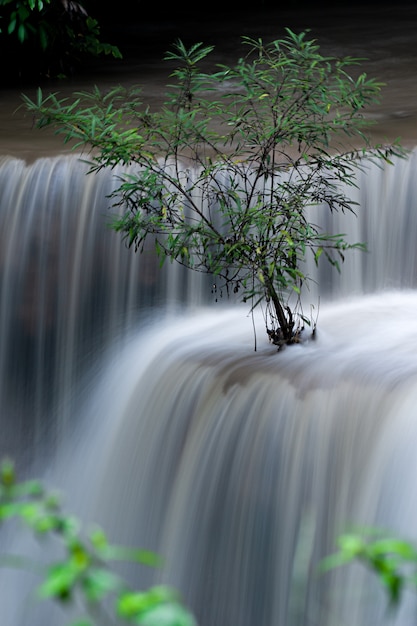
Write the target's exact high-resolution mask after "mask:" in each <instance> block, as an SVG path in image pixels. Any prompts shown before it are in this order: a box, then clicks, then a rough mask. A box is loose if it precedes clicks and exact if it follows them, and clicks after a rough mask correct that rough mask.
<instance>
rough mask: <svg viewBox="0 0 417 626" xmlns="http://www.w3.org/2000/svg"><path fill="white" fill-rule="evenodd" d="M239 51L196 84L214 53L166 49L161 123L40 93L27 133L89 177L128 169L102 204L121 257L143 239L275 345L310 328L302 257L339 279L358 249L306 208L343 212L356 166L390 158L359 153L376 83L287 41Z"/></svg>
mask: <svg viewBox="0 0 417 626" xmlns="http://www.w3.org/2000/svg"><path fill="white" fill-rule="evenodd" d="M243 44H244V45H245V46H246V47H247V49H248V54H247V56H245V57H244V58H241V59H239V60H238V62H237V64H236V65H235V66H233V67H231V66H228V65H217V66H216V68H215V71H210V72H207V71H203V70H202V69H201V66H202V65H206V64H207V62H208V56H209V53H210V52H211V51H212V49H213V48H212V47H211V46H203V44H201V43H197V44H195V45H193V46H191V47H190V48H188V49H187V48H186V47H185V46H184V44H183V43H182V42H181V41H178V42H177V43H176V45H175V47H174V49H173V51H172V52H169V53H168V54H167V55H166V57H165V58H166V60H167V61H168V62H169V63H170V64H171V63H173V64H175V68H174V70H173V72H172V75H171V76H172V78H173V79H174V83H173V84H172V85H169V88H170V91H169V92H168V95H167V99H166V102H165V104H164V106H162V108H161V109H160V110H159V111H152V110H151V109H150V107H149V106H147V105H145V104H144V103H143V102H142V99H141V91H140V89H138V88H132V89H123V88H122V87H117V88H115V89H114V90H112V91H110V92H109V93H102V92H101V91H100V90H99V89H98V88H95V89H94V90H93V91H92V92H90V93H78V94H75V100H73V101H68V100H62V99H61V100H60V99H59V98H58V97H57V96H56V95H49V96H47V97H46V98H43V96H42V93H41V92H39V96H38V100H37V101H36V102H34V101H31V100H30V99H28V98H25V102H26V105H27V107H28V108H29V110H30V111H32V112H34V113H35V114H36V115H37V116H38V123H39V126H41V127H42V126H45V125H49V124H53V125H55V126H56V127H57V132H59V133H64V136H65V141H73V140H75V148H80V147H81V146H82V147H84V146H89V147H90V148H91V172H97V171H98V170H101V169H103V168H109V167H110V168H113V167H115V166H116V165H119V164H122V165H125V166H131V165H132V164H133V165H135V166H137V167H136V169H134V170H132V168H129V171H128V173H126V174H125V175H124V176H123V177H122V180H121V181H120V186H119V187H118V189H117V190H116V191H115V192H114V194H113V198H112V199H113V203H114V204H113V206H116V205H119V206H120V207H122V208H123V210H124V213H123V215H122V217H118V218H117V219H116V220H115V221H114V223H113V227H114V228H115V230H116V231H119V232H121V233H123V235H124V237H125V238H126V241H127V243H128V245H129V246H133V247H134V249H135V250H136V251H139V252H140V251H142V250H143V245H144V243H145V241H146V240H147V239H152V240H153V241H154V243H155V249H156V252H157V254H158V255H159V257H160V259H161V262H163V261H164V260H165V259H167V258H168V259H170V260H172V261H176V262H178V263H180V264H182V265H184V266H186V267H188V268H190V269H192V270H195V271H199V272H205V273H209V274H211V275H213V277H214V279H213V280H214V282H215V284H216V286H217V288H221V287H222V286H223V287H225V288H226V290H227V292H228V293H229V292H234V293H237V294H239V295H240V297H241V299H242V300H243V301H244V302H247V301H248V302H250V304H251V309H252V310H253V309H254V308H255V307H256V306H258V305H261V304H263V305H264V314H265V319H266V327H267V332H268V335H269V337H270V339H271V340H272V341H273V342H274V343H276V344H277V345H278V346H282V345H284V344H289V343H294V342H298V341H299V340H300V333H301V330H302V328H303V326H304V323H305V322H309V320H308V319H307V318H306V317H305V316H304V314H303V310H302V306H301V293H302V290H303V288H304V287H305V286H306V285H307V284H308V282H309V280H310V277H309V276H308V275H307V273H306V270H305V269H304V268H305V267H306V266H305V265H304V260H305V258H306V256H307V253H310V252H311V253H312V255H313V258H314V260H315V262H316V263H318V262H319V259H320V258H321V257H324V258H326V259H327V260H328V261H329V262H330V263H331V264H332V265H334V266H336V268H339V262H340V261H343V258H344V251H345V250H347V249H348V248H356V247H363V246H362V244H359V243H349V242H347V241H346V240H345V237H344V235H342V234H336V235H334V234H328V233H325V232H321V230H320V228H319V227H318V226H317V225H316V224H315V223H314V222H313V221H312V218H311V217H310V214H311V208H312V206H313V205H323V207H327V208H328V209H329V210H330V211H331V212H334V211H339V210H340V211H343V212H345V211H353V210H354V208H355V207H354V204H355V203H354V202H353V201H352V200H351V199H350V198H349V197H348V196H347V195H346V193H345V191H343V189H346V184H347V185H355V173H356V171H357V169H358V168H360V167H362V166H363V157H364V156H365V155H366V156H367V158H372V157H375V158H377V159H382V160H384V161H388V160H389V158H390V157H391V155H393V154H399V153H400V149H399V148H398V146H395V145H394V146H391V147H388V148H386V147H383V146H374V147H371V146H370V143H369V140H368V138H367V137H366V135H365V134H364V130H365V129H366V127H367V126H368V125H369V121H368V120H367V119H366V118H365V117H364V116H363V109H364V107H365V106H366V105H368V104H370V103H375V102H377V101H378V97H379V93H380V89H381V83H378V82H376V81H375V80H373V79H370V78H368V77H367V76H366V74H364V73H358V75H357V76H356V78H354V77H352V76H351V75H350V74H349V73H348V68H350V67H353V68H354V69H355V70H356V69H357V66H358V65H359V62H360V60H359V59H355V58H351V57H347V58H343V59H339V58H334V57H326V56H323V55H322V54H321V53H320V51H319V46H318V45H317V43H316V42H315V40H308V39H307V38H306V33H304V32H303V33H301V34H295V33H294V32H292V31H291V30H289V29H287V31H286V36H285V37H284V38H282V39H278V40H276V41H273V42H271V43H264V42H263V41H262V40H261V39H259V40H255V39H251V38H249V37H243ZM347 140H349V141H348V142H347ZM346 142H347V143H348V149H346V148H344V145H345V143H346ZM342 184H343V187H342Z"/></svg>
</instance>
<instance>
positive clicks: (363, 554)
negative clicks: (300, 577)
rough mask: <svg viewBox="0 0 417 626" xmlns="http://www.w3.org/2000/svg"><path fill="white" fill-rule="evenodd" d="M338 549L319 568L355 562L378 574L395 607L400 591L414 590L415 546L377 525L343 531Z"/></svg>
mask: <svg viewBox="0 0 417 626" xmlns="http://www.w3.org/2000/svg"><path fill="white" fill-rule="evenodd" d="M337 544H338V551H337V552H336V553H334V554H331V555H329V556H328V557H326V558H325V559H324V560H323V562H322V563H321V569H322V571H329V570H331V569H334V568H337V567H341V566H343V565H347V564H349V563H353V562H358V563H362V564H363V565H365V566H366V567H367V568H368V569H370V570H371V571H372V572H373V573H374V574H376V576H377V577H378V579H379V581H380V583H381V584H382V586H383V587H384V589H385V592H386V595H387V598H388V601H389V606H390V608H392V609H396V608H398V607H399V605H400V604H401V601H402V599H403V594H404V592H405V591H406V590H407V589H409V590H412V591H414V592H417V547H415V546H413V544H412V543H410V542H409V541H405V540H403V539H401V538H399V537H397V536H395V535H390V534H388V533H386V532H385V531H383V530H382V529H379V528H368V529H363V530H359V531H357V532H351V533H347V534H343V535H341V536H340V537H339V538H338V542H337Z"/></svg>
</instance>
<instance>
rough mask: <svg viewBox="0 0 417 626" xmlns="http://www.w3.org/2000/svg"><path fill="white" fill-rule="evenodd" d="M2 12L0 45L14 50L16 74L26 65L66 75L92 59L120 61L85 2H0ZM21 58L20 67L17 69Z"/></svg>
mask: <svg viewBox="0 0 417 626" xmlns="http://www.w3.org/2000/svg"><path fill="white" fill-rule="evenodd" d="M0 9H1V15H0V43H1V44H2V46H3V47H4V48H5V49H7V50H8V52H9V53H10V51H11V54H9V59H10V61H11V65H12V66H13V68H14V71H16V72H19V73H24V72H25V66H26V65H27V66H28V67H29V68H30V69H31V70H32V71H33V72H34V73H39V74H41V75H42V74H43V75H49V76H50V75H56V74H67V73H69V72H71V71H72V70H73V68H74V66H75V65H77V64H78V63H80V62H81V61H82V60H83V59H85V58H88V57H91V56H93V57H95V56H99V55H101V54H106V55H112V56H114V57H115V58H121V53H120V50H119V49H118V48H117V47H116V46H113V45H110V44H107V43H103V42H101V41H100V26H99V24H98V22H97V20H95V19H93V18H92V17H91V16H89V15H88V13H87V11H86V9H85V7H84V5H83V3H82V2H79V1H78V2H77V1H74V0H71V1H67V0H0ZM15 55H16V56H15ZM32 55H34V56H35V60H36V63H37V65H36V67H35V68H33V66H32V64H33V59H32ZM22 57H23V62H21V65H19V66H14V65H13V63H14V62H17V60H20V59H22Z"/></svg>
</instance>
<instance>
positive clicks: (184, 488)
mask: <svg viewBox="0 0 417 626" xmlns="http://www.w3.org/2000/svg"><path fill="white" fill-rule="evenodd" d="M390 11H391V13H390ZM381 13H383V11H381ZM361 15H362V17H363V21H362V22H360V23H358V21H357V17H356V19H355V17H354V16H353V15H352V16H350V15H349V14H346V15H344V16H342V17H343V19H340V18H341V14H340V12H338V11H337V9H335V10H333V13H331V14H330V15H329V14H326V15H321V16H320V15H317V14H313V13H311V15H304V16H303V17H301V16H293V17H292V18H291V19H293V21H294V25H299V24H301V23H302V22H303V20H304V21H305V22H306V26H308V25H309V23H310V25H311V27H312V28H313V31H314V34H315V35H317V36H318V37H319V38H320V39H321V38H322V39H323V40H324V45H325V46H326V47H327V48H328V49H329V50H332V51H333V52H338V51H340V53H344V54H347V53H352V54H359V53H361V54H362V53H366V56H368V57H370V61H369V62H368V68H369V70H372V73H375V72H377V73H378V75H381V78H382V79H385V80H386V81H387V82H389V86H390V88H389V89H388V93H387V97H386V100H385V103H384V105H383V106H382V108H381V111H380V113H379V114H378V115H380V117H379V118H378V124H377V126H376V127H375V136H376V137H390V138H392V137H394V136H396V135H398V134H401V135H403V136H405V142H404V143H406V144H407V145H409V146H410V147H413V146H414V144H415V142H416V141H417V132H416V129H417V105H416V104H415V102H417V94H416V93H415V90H416V85H417V81H415V72H416V71H417V52H416V50H417V46H415V43H416V35H415V33H416V32H417V31H416V29H415V25H416V24H417V13H416V11H415V10H414V9H412V8H407V10H405V9H404V10H403V11H400V10H397V11H396V14H395V17H396V19H394V17H393V15H394V14H392V10H388V9H386V10H385V14H383V15H382V16H380V19H379V20H376V19H373V18H372V19H371V18H370V17H369V14H368V13H367V12H366V11H364V12H363V13H362V14H361ZM391 18H392V19H391ZM263 19H264V22H262V21H261V22H260V23H259V24H258V26H255V24H254V23H251V25H250V27H249V25H248V24H249V23H248V22H245V21H243V20H242V21H238V22H237V23H236V25H235V26H234V28H235V30H236V32H237V31H238V30H239V28H240V33H242V32H243V30H245V31H246V32H248V31H251V32H252V31H256V28H258V29H260V30H264V31H265V32H266V33H270V32H271V25H270V22H268V20H267V18H263ZM280 19H281V20H282V16H281V17H280ZM288 19H290V17H289V18H288ZM289 25H291V24H289ZM354 25H355V26H354ZM206 29H207V33H205V34H208V35H213V33H212V32H211V31H210V28H209V25H206ZM235 30H233V33H235ZM226 32H227V27H226V25H225V24H224V23H222V24H218V29H217V31H216V37H217V39H218V40H219V42H220V46H221V52H220V53H219V56H221V54H226V53H228V52H230V49H232V48H233V45H234V41H235V39H234V37H235V35H234V34H233V33H232V32H231V33H230V37H229V38H226V37H225V35H226ZM148 36H149V37H150V38H152V37H151V36H150V35H149V33H148ZM213 36H214V35H213ZM208 43H209V42H208ZM146 71H147V77H148V80H149V85H150V88H151V91H152V95H153V97H154V98H156V99H158V98H159V97H160V84H161V69H160V67H159V66H158V65H151V66H149V59H147V60H144V59H143V58H141V59H139V58H138V59H137V61H135V62H132V64H131V66H130V67H129V68H125V69H124V73H123V79H124V80H126V81H128V82H129V81H131V80H133V76H134V75H135V76H136V77H137V75H139V76H143V75H144V74H146ZM113 72H114V70H113V69H111V71H110V70H109V75H108V76H107V77H106V78H104V75H103V74H101V75H100V76H99V77H98V78H99V80H101V81H109V82H111V81H112V80H113V79H114V73H113ZM85 80H86V82H88V80H87V79H85ZM81 86H83V85H81ZM84 86H85V85H84ZM70 87H71V88H72V87H74V85H70ZM68 88H69V87H68V86H67V87H66V89H68ZM4 96H5V97H4V99H3V110H2V112H1V111H0V114H1V116H2V117H1V120H2V123H1V128H0V137H1V139H2V141H3V143H2V145H3V152H4V158H3V159H2V161H1V162H0V224H1V227H0V289H1V300H0V337H1V343H0V407H1V433H2V435H1V438H0V452H1V454H2V455H4V454H10V455H12V456H14V457H15V458H16V459H17V460H18V461H19V462H20V463H21V466H22V468H23V471H24V472H27V473H29V472H31V473H32V472H36V473H37V474H39V475H41V476H43V477H44V479H45V480H46V481H47V482H48V484H51V485H53V486H54V485H55V486H58V487H61V488H62V489H63V491H64V492H65V493H66V494H67V495H66V500H67V501H68V508H69V509H74V510H75V511H76V512H78V513H79V514H80V515H81V516H82V517H83V518H84V519H85V520H87V521H90V520H91V521H98V522H99V523H101V524H102V525H103V526H104V528H105V529H106V530H107V531H108V533H109V535H110V537H111V539H112V540H113V541H115V542H122V543H127V544H132V545H136V546H141V547H145V548H147V549H154V550H157V551H158V552H160V553H161V554H162V555H163V556H164V558H165V561H166V566H165V567H164V568H163V569H162V570H161V571H157V572H155V573H150V572H140V573H137V572H133V571H128V572H127V576H129V577H131V578H132V581H134V582H135V583H137V584H150V583H152V582H154V581H160V580H162V581H166V582H170V583H172V584H174V585H175V586H177V587H178V588H179V589H180V590H181V591H182V593H183V594H184V597H185V600H186V601H187V603H189V604H190V606H191V608H192V609H193V610H194V611H195V613H196V615H197V618H198V620H199V624H200V625H201V626H254V625H255V624H258V625H259V626H344V625H345V624H353V625H354V626H368V625H369V624H384V623H385V621H384V620H385V617H386V616H385V603H384V597H383V595H382V593H381V592H380V590H379V589H378V588H377V587H376V586H375V585H374V584H373V582H372V577H370V576H367V575H366V574H365V572H364V571H363V570H362V569H361V568H358V567H352V568H345V569H343V570H340V571H337V572H333V573H331V574H326V575H322V574H320V573H319V572H318V564H319V562H320V560H321V559H322V558H323V557H324V556H325V555H327V554H329V552H331V551H332V550H333V549H334V546H335V540H336V537H337V535H338V533H340V532H342V531H343V530H345V528H346V527H347V526H349V525H350V524H357V525H358V524H359V525H360V524H366V525H370V524H378V525H383V526H385V527H387V528H390V529H393V530H396V531H398V532H400V533H403V534H404V535H405V536H406V537H408V538H411V539H413V540H417V536H416V519H417V491H416V488H415V475H416V471H417V467H416V460H415V459H416V455H415V442H416V441H417V417H416V410H417V409H416V407H417V314H416V312H417V291H416V287H417V257H416V255H417V252H416V245H415V242H416V239H417V214H416V208H417V175H416V174H417V153H416V152H414V151H412V152H411V154H410V158H409V159H407V160H399V161H398V162H395V164H394V165H393V166H386V167H384V168H382V169H380V168H377V167H375V166H371V165H370V166H369V168H368V169H367V170H366V172H365V173H363V174H361V177H360V179H359V181H358V183H359V185H358V190H357V191H355V200H357V201H358V203H359V209H358V216H357V217H354V216H340V222H339V223H335V224H332V227H333V228H334V229H335V231H338V232H347V233H348V234H349V238H350V239H351V240H354V241H366V242H367V243H368V248H369V252H368V253H366V254H363V253H360V252H355V253H353V254H351V255H349V256H348V258H347V259H346V263H345V265H344V267H343V268H342V275H341V276H340V277H339V276H336V275H335V273H334V271H332V272H330V271H327V270H323V271H321V272H320V273H318V274H317V275H316V276H315V277H316V279H317V282H318V291H317V292H315V290H312V292H311V293H310V294H309V298H311V302H312V303H313V304H314V305H315V306H316V307H317V301H318V296H319V294H320V309H319V318H318V333H317V338H316V340H315V341H309V342H306V343H305V344H303V345H300V346H294V347H293V348H291V349H287V350H284V351H283V352H282V353H280V354H279V355H278V354H277V352H276V349H275V348H274V347H273V346H271V345H270V344H268V343H267V342H266V341H265V340H264V328H263V325H262V320H260V319H256V324H257V336H258V350H257V352H255V351H254V342H253V331H252V320H251V319H250V317H248V314H247V313H248V311H247V309H246V308H242V307H241V306H240V305H238V306H234V307H231V306H230V303H228V302H227V301H226V300H223V301H221V302H215V301H214V298H213V295H212V294H211V292H210V285H209V284H208V282H207V281H206V282H205V281H201V280H199V279H198V277H196V276H194V275H192V274H185V273H184V272H181V271H179V270H178V269H176V268H175V267H174V266H169V267H167V268H164V269H163V270H161V269H160V268H159V267H158V265H157V263H156V262H155V259H154V256H153V255H152V252H151V251H149V252H147V253H145V254H144V255H143V256H142V257H141V258H138V257H135V256H134V255H133V253H132V252H131V251H129V250H127V249H126V248H125V246H124V244H123V242H122V241H121V240H120V238H119V236H118V235H116V234H115V233H113V232H112V231H111V230H110V229H109V228H108V227H107V221H108V218H109V216H110V212H109V208H108V202H107V199H106V196H107V195H108V193H109V192H110V191H111V190H112V189H113V187H114V184H115V179H114V176H115V175H117V171H116V172H112V173H108V172H104V173H102V175H99V176H86V166H85V164H83V163H82V161H80V159H79V158H78V156H77V155H70V154H68V153H63V151H62V148H61V147H59V145H58V144H57V143H56V139H55V138H53V137H52V136H51V135H48V134H46V135H45V136H44V138H41V136H40V135H39V136H38V135H34V134H33V133H34V131H33V130H31V129H30V124H29V120H27V119H26V118H25V116H24V114H23V113H22V112H19V113H18V114H16V116H15V117H14V118H13V119H14V123H15V127H14V131H13V132H11V127H10V126H7V123H6V122H5V120H6V119H9V117H8V115H9V113H10V111H11V109H12V108H15V105H16V102H17V100H18V97H17V95H16V93H11V92H10V93H7V94H4ZM376 115H377V113H376V112H375V116H376ZM34 137H36V139H34ZM17 548H19V545H18V546H17ZM19 549H21V550H22V551H23V552H24V553H27V552H29V551H32V550H34V549H35V547H34V546H32V545H30V546H29V545H28V544H27V543H25V542H23V543H22V544H21V545H20V548H19ZM27 578H28V580H27ZM32 582H33V581H32V580H31V577H30V576H29V577H28V576H26V577H24V579H23V578H22V574H21V573H17V574H16V573H14V574H12V573H11V572H9V571H6V572H3V573H2V574H1V575H0V623H1V624H2V626H3V624H4V626H29V624H30V625H31V626H41V625H42V626H44V625H45V624H48V626H61V625H62V624H64V623H66V622H65V619H66V616H65V615H64V614H61V613H60V611H56V610H55V609H52V607H51V606H49V605H47V604H45V605H41V606H38V604H37V603H36V604H34V602H33V599H32V598H31V596H30V590H31V583H32ZM26 594H28V597H27V598H26ZM22 596H23V597H22ZM416 610H417V607H416V606H415V603H413V602H410V603H409V604H407V605H406V606H404V608H403V610H402V612H401V613H400V614H399V615H398V616H397V617H396V618H395V619H392V620H391V621H387V622H386V623H390V624H394V623H395V624H398V625H401V626H408V625H409V624H410V623H413V621H415V614H416V613H415V612H416Z"/></svg>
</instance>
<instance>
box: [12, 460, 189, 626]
mask: <svg viewBox="0 0 417 626" xmlns="http://www.w3.org/2000/svg"><path fill="white" fill-rule="evenodd" d="M11 520H15V523H16V521H20V522H23V525H24V526H25V527H27V528H28V529H30V531H31V532H32V533H33V534H34V536H35V537H36V538H37V539H39V541H42V545H43V546H44V545H45V543H44V542H45V541H46V539H53V540H54V543H57V544H58V545H59V546H60V547H61V549H62V553H63V556H62V558H61V559H59V560H53V561H51V562H50V563H49V564H47V565H43V564H40V563H39V564H37V567H36V569H39V570H41V572H42V577H43V581H42V583H41V584H40V586H39V588H38V590H37V592H38V596H39V599H44V600H45V599H52V600H54V601H56V602H58V603H60V604H61V605H65V606H71V607H73V608H74V609H75V608H77V607H80V608H79V616H78V617H77V618H75V621H71V624H70V625H69V626H103V624H109V625H110V624H120V620H123V623H131V624H141V625H143V626H196V622H195V620H194V617H193V615H192V614H191V613H190V612H189V611H188V609H187V608H186V607H185V606H184V605H183V604H182V602H181V599H180V596H179V594H178V592H177V591H176V590H174V589H171V588H170V587H166V586H162V585H160V586H154V587H151V588H150V589H147V590H145V591H135V590H132V589H131V588H130V587H129V586H128V585H127V583H126V582H125V581H124V579H123V578H122V577H121V576H119V575H118V574H116V573H115V571H114V569H113V566H114V563H115V562H117V561H125V562H126V561H131V562H136V563H140V564H144V565H147V566H153V567H155V566H160V565H161V559H160V558H159V557H158V556H157V555H155V554H154V553H152V552H148V551H145V550H135V549H131V548H126V547H120V546H115V545H112V544H110V543H109V541H108V539H107V537H106V535H105V534H104V532H103V531H102V530H101V529H100V528H95V529H93V530H91V531H90V532H83V531H82V528H81V525H80V522H79V520H78V519H77V518H75V517H73V516H72V515H66V514H64V513H63V512H62V509H61V506H60V503H59V500H58V498H57V496H56V495H54V494H51V493H48V492H47V491H46V490H45V489H44V487H43V486H42V484H41V483H40V482H38V481H26V482H18V481H17V480H16V475H15V470H14V467H13V464H12V463H10V462H9V461H4V462H3V464H2V465H1V468H0V525H1V524H6V523H10V521H11ZM47 545H48V544H47ZM0 566H3V567H11V566H13V567H21V568H22V569H30V570H32V569H33V564H32V563H31V562H30V560H29V557H25V558H23V557H17V556H16V555H14V556H13V555H8V556H7V555H4V554H3V555H2V557H1V559H0Z"/></svg>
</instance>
